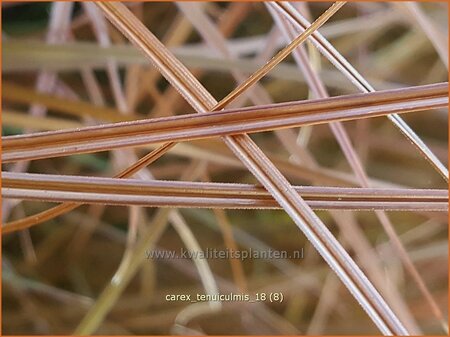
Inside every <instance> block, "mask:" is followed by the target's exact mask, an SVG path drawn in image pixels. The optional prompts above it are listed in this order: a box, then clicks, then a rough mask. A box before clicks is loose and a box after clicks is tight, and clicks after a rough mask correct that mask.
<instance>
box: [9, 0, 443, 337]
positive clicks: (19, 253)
mask: <svg viewBox="0 0 450 337" xmlns="http://www.w3.org/2000/svg"><path fill="white" fill-rule="evenodd" d="M330 5H331V3H330V2H298V3H295V4H294V6H295V7H296V8H297V9H298V10H299V12H300V13H302V14H303V15H304V16H305V17H306V18H308V19H309V20H310V21H312V20H314V19H315V18H317V17H318V16H319V15H320V14H321V13H323V12H324V11H325V10H326V9H327V8H328V7H329V6H330ZM127 6H128V8H129V9H130V10H131V11H132V12H133V13H134V15H136V16H137V17H138V18H139V20H141V21H142V22H143V23H144V24H145V26H146V27H147V28H148V29H150V30H151V31H152V32H153V33H154V34H155V35H156V36H157V37H158V39H160V40H161V41H162V42H163V43H164V44H165V45H166V46H167V47H169V48H170V50H171V51H173V53H174V54H175V56H176V57H177V58H178V59H179V60H180V61H181V62H182V63H183V64H185V65H186V66H187V67H188V68H189V69H190V70H191V71H192V72H193V74H194V75H195V76H196V77H197V78H198V79H199V80H200V81H201V83H202V84H203V85H204V86H205V87H206V89H207V90H208V91H210V93H211V94H212V95H213V96H214V97H215V98H216V99H217V100H220V99H221V98H223V97H225V96H226V95H227V94H228V93H229V92H230V91H231V90H233V88H235V87H236V85H237V83H239V82H240V80H239V79H238V80H236V73H240V74H241V75H242V76H244V78H245V77H248V76H249V75H250V74H251V73H252V72H253V71H255V70H257V69H258V68H259V67H260V66H262V65H263V64H264V63H265V62H266V61H267V60H268V59H269V58H270V57H272V56H273V55H274V54H275V53H276V52H277V51H278V50H279V49H280V48H282V47H283V46H285V45H286V40H285V38H284V36H283V33H282V31H281V30H280V28H279V27H278V26H277V24H276V22H274V19H273V17H272V15H271V13H270V11H269V10H268V8H267V6H266V5H265V4H263V3H258V2H256V3H244V2H242V3H241V2H234V3H229V2H211V3H209V2H206V3H200V2H195V3H190V2H187V3H184V4H182V5H180V4H176V3H171V2H164V3H162V2H161V3H159V2H151V3H144V2H128V3H127ZM447 14H448V8H447V3H443V2H427V3H410V2H350V3H347V4H346V5H345V6H344V7H343V8H342V9H341V10H339V11H338V12H337V13H336V14H335V15H334V16H333V17H332V18H331V19H330V20H329V21H328V22H327V23H326V24H325V25H324V26H323V27H322V28H320V29H319V31H320V32H321V33H322V34H323V35H324V37H325V38H327V40H329V41H330V42H331V43H332V45H333V46H334V47H335V48H336V49H337V50H338V51H339V52H340V53H341V54H342V55H343V56H345V57H346V58H347V60H348V61H349V62H350V63H351V64H352V65H353V66H354V67H355V68H356V69H357V70H358V71H359V72H360V73H361V74H362V75H363V76H364V78H365V79H366V80H367V81H368V82H369V83H370V84H372V85H373V87H374V88H375V89H376V90H383V89H393V88H402V87H409V86H417V85H423V84H429V83H438V82H445V81H447V80H448V71H447V68H446V67H447V66H448V56H447V50H448V42H447V41H448V16H447ZM209 25H211V26H209ZM201 27H203V28H201ZM301 48H303V50H304V51H305V52H306V55H307V57H308V60H309V63H310V64H311V67H312V68H313V69H314V70H315V71H316V72H317V74H318V75H319V77H320V79H321V80H322V81H323V83H324V85H325V87H326V88H327V90H328V93H329V95H330V96H340V95H345V94H351V93H357V92H358V89H357V88H356V87H355V86H354V85H353V84H352V83H351V82H350V81H349V80H348V79H347V78H345V77H344V75H342V74H341V73H340V72H339V70H337V69H336V68H335V67H334V66H333V65H332V64H331V63H330V62H329V61H328V60H327V59H326V58H324V57H323V56H322V55H321V54H320V53H319V52H318V51H317V50H316V49H315V48H314V46H313V45H312V44H310V43H309V42H308V43H305V44H304V45H303V46H302V47H301ZM2 60H3V62H2V81H3V84H5V83H6V84H7V85H14V86H13V87H10V88H9V89H8V87H6V89H4V90H3V95H2V109H3V112H2V135H3V136H8V135H15V134H24V133H31V132H37V131H48V130H58V129H67V128H75V127H80V126H86V125H95V124H102V123H109V122H111V120H107V119H106V120H100V119H98V118H95V117H93V116H92V115H90V112H91V111H94V110H95V109H94V107H98V106H108V107H111V108H114V109H116V110H117V111H119V112H120V113H121V114H123V115H124V116H127V115H129V116H128V117H130V116H131V117H132V118H133V119H143V118H153V117H164V116H170V115H181V114H188V113H193V109H192V108H191V107H190V106H189V105H188V104H187V103H186V102H185V101H184V100H183V98H182V97H181V96H180V95H179V94H178V93H177V92H176V90H174V89H173V88H171V87H170V85H169V84H168V82H167V81H166V80H165V79H164V78H163V77H162V76H161V75H159V73H158V72H157V71H156V70H155V69H154V68H153V67H152V66H151V64H150V63H149V61H148V60H147V59H146V58H145V56H144V55H143V54H142V53H141V52H140V51H139V50H138V49H136V48H135V47H134V46H133V45H131V44H130V43H129V41H128V40H127V39H126V38H125V37H124V36H123V35H122V34H121V33H120V32H119V31H118V30H116V29H115V28H114V26H113V25H111V24H110V23H109V21H106V19H105V18H104V17H103V15H102V12H101V11H100V10H99V9H98V7H96V6H95V5H93V4H92V3H83V4H82V3H72V2H64V3H58V2H39V3H30V2H14V3H8V2H2ZM259 84H260V87H259V90H260V92H261V91H263V92H264V95H262V96H263V99H260V101H259V102H258V99H256V100H255V99H252V97H251V96H245V97H244V99H241V100H240V102H238V103H236V104H234V106H238V104H240V105H241V106H253V105H259V104H265V103H267V102H269V103H270V102H288V101H296V100H307V99H312V98H314V93H313V92H312V91H311V90H310V88H309V86H308V83H307V81H306V80H305V76H304V74H303V73H302V71H301V69H299V67H298V66H297V64H296V62H295V60H294V58H293V57H292V56H289V57H288V58H287V59H286V60H285V61H283V62H282V64H280V65H279V66H277V67H276V68H274V69H273V70H272V71H271V72H270V73H269V74H268V75H267V76H266V77H265V78H263V79H262V80H261V81H260V82H259ZM11 88H13V89H11ZM255 91H256V90H255ZM256 96H258V95H256ZM259 96H261V95H259ZM78 101H82V102H86V103H89V104H90V106H91V107H92V109H91V110H89V109H87V110H85V111H82V112H80V113H79V114H78V115H77V114H75V113H67V111H66V110H67V109H65V108H64V106H65V107H66V108H67V107H69V108H70V107H72V106H74V107H76V105H74V104H76V102H78ZM61 102H62V103H61ZM58 104H59V106H60V108H58ZM61 106H62V107H61ZM69 110H70V109H69ZM72 110H76V108H74V109H72ZM403 118H404V120H405V121H406V122H407V123H408V124H409V125H410V126H411V127H412V128H413V129H414V130H415V131H416V132H417V134H418V135H419V136H420V137H421V138H422V139H423V140H424V142H425V143H426V144H427V145H428V146H429V147H430V148H431V149H432V150H433V152H434V153H435V154H436V155H437V156H438V157H439V159H440V160H441V161H442V162H443V163H445V164H446V165H447V162H448V155H447V153H448V127H447V125H448V112H447V110H446V109H439V110H433V111H420V112H415V113H408V114H405V115H403ZM344 126H345V129H346V131H347V132H348V134H349V136H350V139H351V141H352V144H353V146H354V148H355V150H356V152H357V154H358V156H359V159H360V161H361V162H362V164H363V167H364V170H365V171H366V173H367V175H368V176H369V177H370V181H371V183H372V184H373V185H374V186H396V187H405V188H406V187H407V188H433V189H447V184H446V182H445V181H444V180H443V179H442V178H441V177H440V176H439V174H438V173H436V172H435V171H434V170H433V168H432V166H431V165H430V164H429V163H428V162H427V161H426V160H424V159H423V157H422V156H421V155H420V153H419V152H418V151H417V150H416V149H415V148H414V146H412V145H411V144H410V143H409V142H408V141H407V140H406V138H404V137H403V136H402V135H401V133H400V132H399V131H398V130H397V129H396V128H395V127H394V126H393V125H392V123H390V122H389V120H388V119H387V118H385V117H379V118H371V119H363V120H359V121H352V122H345V123H344ZM288 131H289V132H287V131H286V132H284V131H283V132H279V133H277V132H263V133H257V134H254V135H252V139H254V140H255V142H256V143H257V144H258V145H259V146H260V148H261V149H262V150H263V151H264V152H265V153H266V154H267V156H268V157H269V158H270V159H272V161H273V162H274V163H275V165H276V166H277V167H278V168H279V169H280V171H281V172H282V173H284V174H285V176H286V177H287V178H288V179H289V181H290V182H291V183H292V184H293V185H321V186H355V185H356V186H357V185H358V184H357V181H356V178H355V175H354V173H353V172H352V170H351V167H350V165H349V164H348V162H347V160H346V158H345V156H344V154H343V152H342V150H341V148H340V146H339V144H338V142H337V140H336V138H335V136H334V134H333V133H332V132H331V130H330V127H329V126H328V125H326V124H324V125H319V126H307V127H303V128H294V129H290V130H288ZM152 148H154V146H153V147H152V146H144V147H139V148H133V149H127V150H115V151H109V152H100V153H93V154H83V155H72V156H66V157H60V158H50V159H42V160H36V161H32V162H19V163H13V164H7V165H3V170H4V171H5V170H6V171H11V172H32V173H46V174H55V175H81V176H98V177H112V176H114V175H115V174H116V173H118V172H119V171H121V170H122V169H124V168H126V167H127V166H129V165H130V164H132V163H133V162H134V161H136V160H137V158H140V157H141V156H142V155H144V154H145V153H147V152H148V150H149V149H152ZM299 153H300V155H299ZM305 153H306V157H307V158H312V160H313V161H314V162H315V163H316V164H315V166H314V167H313V168H312V166H309V165H308V163H307V162H305V160H304V159H302V156H301V154H303V155H305ZM319 176H320V177H322V178H321V179H322V182H321V181H320V179H319V178H318V177H319ZM323 177H325V178H326V179H325V178H323ZM135 178H138V179H153V178H155V179H161V180H188V181H212V182H230V183H231V182H233V183H250V184H257V181H256V179H255V178H254V177H253V176H252V175H251V173H249V172H248V171H247V170H246V168H245V167H244V166H243V165H242V164H241V163H240V162H239V161H238V160H237V159H236V158H235V156H234V155H233V154H232V153H231V152H230V150H228V148H227V147H226V146H225V145H224V143H223V142H222V141H221V140H220V139H219V138H214V139H208V140H206V141H192V142H185V143H180V144H178V145H177V146H175V147H174V148H173V149H171V150H170V151H169V153H167V154H166V155H165V156H163V157H162V158H160V159H159V160H157V161H156V162H155V163H153V164H151V165H150V166H149V167H148V168H147V169H145V170H143V171H142V172H140V173H138V174H136V175H135ZM323 179H325V182H323ZM54 205H55V204H51V203H46V202H38V201H21V200H12V199H3V200H2V221H3V223H7V222H9V221H13V220H17V219H20V218H23V217H25V216H29V215H33V214H36V213H39V212H41V211H44V210H46V209H49V208H50V207H52V206H54ZM158 212H160V210H158V209H155V208H144V207H136V206H133V207H122V206H104V205H83V206H81V207H79V208H77V209H75V210H73V211H71V212H69V213H67V214H63V215H61V216H59V217H56V218H54V219H52V220H49V221H46V222H44V223H42V224H38V225H36V226H33V227H31V228H30V229H26V230H21V231H17V232H13V233H10V234H7V235H3V236H2V317H3V320H2V332H3V334H5V335H39V334H44V335H65V334H72V333H73V332H74V331H77V332H83V333H86V334H88V333H89V334H99V335H155V334H159V335H161V334H191V335H192V334H228V335H231V334H244V335H259V334H272V335H286V334H288V335H297V334H312V335H318V334H330V335H339V334H341V335H342V334H365V335H369V334H378V333H379V332H378V330H377V329H376V327H375V326H374V325H373V323H372V322H371V321H370V319H369V318H368V316H367V315H366V314H365V313H364V311H363V310H362V309H361V307H360V306H359V305H358V303H357V302H356V301H355V300H354V298H353V297H352V296H351V295H350V294H349V292H348V291H347V289H346V288H345V287H344V286H343V285H342V283H341V282H340V281H339V280H338V279H337V278H336V277H335V276H334V273H333V272H332V271H331V269H330V268H329V267H328V265H327V264H326V263H325V262H324V261H323V260H322V258H321V257H320V255H318V253H317V252H316V251H315V249H314V248H313V247H312V246H311V245H310V244H309V242H308V241H307V239H306V238H305V236H304V235H303V234H302V233H301V231H300V230H299V229H298V228H297V226H296V225H295V224H294V223H293V222H292V221H291V220H290V218H289V217H288V216H287V215H286V213H285V212H284V211H282V210H256V209H253V210H252V209H248V210H219V209H216V210H210V209H199V208H183V209H173V210H171V212H170V213H169V214H165V218H164V219H163V220H165V221H166V222H167V223H168V226H167V227H165V228H164V231H163V232H162V234H161V235H160V237H159V238H158V239H157V241H156V243H155V245H154V246H153V247H149V250H152V249H155V250H157V251H176V252H179V251H180V249H182V248H183V247H185V248H186V249H193V247H194V248H195V247H196V248H197V249H200V250H205V249H207V248H216V249H219V250H225V249H227V248H228V249H238V250H242V251H249V250H250V249H253V250H256V251H268V250H277V251H282V252H287V253H288V254H292V253H293V252H295V251H298V250H302V252H303V256H302V258H297V259H295V258H287V259H245V260H238V259H208V260H204V261H203V264H202V263H200V264H199V263H198V261H197V263H196V261H193V260H192V259H151V258H145V257H142V256H140V257H139V260H140V262H139V267H138V268H137V272H136V273H132V274H127V271H126V270H127V268H128V266H129V265H130V263H134V262H136V261H137V260H136V261H134V260H133V259H134V258H135V256H134V255H133V254H132V252H133V249H134V247H135V244H136V242H137V241H138V240H139V238H141V237H142V236H143V235H144V234H145V233H146V232H147V231H148V229H149V228H151V226H155V221H157V220H155V216H156V219H158V218H157V217H158V214H160V213H158ZM316 213H317V215H318V216H319V217H320V218H321V219H322V220H323V221H324V223H325V224H326V225H327V227H328V228H329V229H330V230H331V231H332V232H333V233H334V234H335V235H336V237H337V238H338V239H339V241H340V242H341V243H342V244H343V245H344V247H345V248H346V249H347V251H348V252H349V253H350V254H351V256H352V257H353V258H354V259H355V261H356V262H357V263H358V265H360V266H361V268H362V269H363V270H364V271H365V272H366V274H367V276H368V277H369V279H370V280H371V281H372V282H373V283H374V284H375V286H376V287H377V288H378V289H379V290H380V292H381V293H382V294H383V295H384V296H385V298H386V300H387V302H388V303H389V304H391V305H392V306H393V308H394V307H395V311H396V313H397V314H398V315H399V317H400V318H401V319H402V321H404V322H405V324H406V325H407V326H408V328H410V329H411V331H415V332H417V333H418V334H421V333H423V334H433V335H435V334H442V335H445V334H447V332H446V327H445V325H446V320H447V319H446V317H447V306H448V267H447V266H448V260H447V255H448V249H447V247H448V241H447V239H448V232H447V224H448V221H447V212H428V213H426V212H406V211H389V212H386V214H387V216H388V221H390V222H391V224H392V226H393V228H394V229H395V232H396V234H394V235H395V236H396V237H397V238H398V239H399V240H400V241H401V243H402V244H403V246H404V248H405V250H406V251H407V253H408V256H409V259H410V261H412V262H413V264H414V266H415V268H417V271H418V273H419V274H420V275H421V277H422V278H423V281H424V285H425V287H426V289H427V291H428V292H429V294H430V295H431V298H432V301H431V302H434V304H435V305H436V306H437V308H438V311H440V312H441V314H442V315H443V316H442V317H439V314H437V312H436V307H435V308H434V310H432V309H431V306H430V298H429V299H428V300H427V299H426V298H425V297H424V292H423V289H422V291H421V290H420V288H419V286H418V285H417V283H416V282H415V281H414V280H413V279H412V277H411V275H410V271H409V270H408V268H406V267H405V265H404V263H403V262H402V259H401V258H400V256H399V254H398V251H397V250H396V248H395V246H394V245H392V243H391V241H390V239H389V237H388V235H387V233H386V231H385V230H384V229H383V226H382V225H381V223H380V221H379V219H378V218H377V216H376V215H375V213H374V212H369V211H327V210H318V211H317V212H316ZM141 255H142V254H141ZM291 256H292V255H291ZM133 261H134V262H133ZM205 262H206V263H205ZM119 266H120V268H122V269H120V268H119ZM118 269H119V270H118ZM124 270H125V272H124V275H128V276H129V280H126V279H125V280H124V279H113V277H114V275H116V276H117V275H122V274H121V273H122V272H123V271H124ZM115 282H116V283H115ZM117 284H119V286H117ZM115 286H117V287H118V288H120V290H119V291H117V289H115V290H114V289H112V288H114V287H115ZM208 287H209V288H208ZM211 287H212V288H214V287H217V288H218V291H219V292H220V293H221V294H229V293H236V294H242V293H248V294H250V295H251V296H255V294H256V293H265V294H271V293H281V294H282V295H283V301H281V303H279V302H278V303H275V302H273V303H271V302H270V301H262V302H257V303H245V302H232V301H230V302H224V303H223V306H222V308H221V309H219V310H216V309H214V308H211V307H209V306H208V305H206V306H201V305H200V306H199V305H197V306H196V305H193V304H191V303H187V302H183V301H167V300H166V295H167V294H191V296H193V297H195V296H196V294H205V293H208V289H211ZM205 289H206V290H205ZM102 303H103V304H104V305H105V306H106V307H108V308H109V309H108V310H106V311H104V312H103V313H104V315H101V314H100V311H101V310H100V309H98V308H99V306H101V305H103V304H102ZM93 308H94V309H93ZM96 308H97V309H98V310H97V309H96ZM89 309H90V310H89ZM442 318H444V319H442Z"/></svg>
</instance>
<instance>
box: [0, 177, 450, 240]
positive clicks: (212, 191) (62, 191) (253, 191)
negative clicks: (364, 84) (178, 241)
mask: <svg viewBox="0 0 450 337" xmlns="http://www.w3.org/2000/svg"><path fill="white" fill-rule="evenodd" d="M2 183H3V185H2V188H3V190H2V196H3V197H4V198H21V199H26V200H41V201H50V202H57V201H63V202H64V201H72V202H77V203H101V204H107V205H140V206H145V207H207V208H242V209H246V208H280V206H279V205H278V204H277V203H276V201H275V200H274V199H273V198H272V197H271V195H270V194H269V193H267V191H266V190H264V189H263V188H262V187H257V186H254V185H245V184H223V183H222V184H221V183H195V182H183V181H142V180H136V179H120V180H118V179H117V178H96V177H81V176H58V175H45V174H23V173H9V172H3V173H2ZM294 189H295V191H296V192H297V193H298V194H299V195H301V196H302V198H303V199H304V200H305V201H307V203H308V205H310V206H311V207H312V208H314V209H347V210H373V209H388V210H406V211H447V210H448V206H447V203H448V193H447V191H446V190H424V189H384V188H383V189H380V188H340V187H315V186H311V187H308V186H294ZM8 227H9V225H8V224H5V225H4V226H3V228H2V233H4V234H5V233H8V232H9V230H8Z"/></svg>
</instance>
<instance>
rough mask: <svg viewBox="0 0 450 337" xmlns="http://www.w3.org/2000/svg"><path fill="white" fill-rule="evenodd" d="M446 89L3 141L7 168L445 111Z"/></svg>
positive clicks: (439, 87) (284, 105)
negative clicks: (59, 158) (394, 114)
mask: <svg viewBox="0 0 450 337" xmlns="http://www.w3.org/2000/svg"><path fill="white" fill-rule="evenodd" d="M447 104H448V96H447V84H446V83H442V84H434V85H427V86H419V87H412V88H407V89H401V90H398V89H396V90H388V91H384V92H382V91H381V92H376V93H371V94H357V95H348V96H339V97H335V98H325V99H319V100H310V101H300V102H289V103H282V104H273V105H267V106H258V107H255V108H254V107H252V108H243V109H232V110H224V111H220V112H210V113H204V114H201V115H182V116H176V117H166V118H159V119H150V120H140V121H135V122H128V123H119V124H112V125H103V126H94V127H83V128H77V129H74V130H61V131H53V132H43V133H35V134H27V135H19V136H7V137H3V138H2V143H3V154H2V160H3V162H5V163H7V162H11V161H17V160H31V159H41V158H49V157H56V156H65V155H70V154H75V153H86V152H95V151H102V150H103V151H104V150H110V149H115V148H121V147H129V146H136V145H144V144H147V145H148V144H155V143H160V142H164V141H171V142H172V141H173V142H175V141H188V140H195V139H203V138H208V137H215V136H225V135H232V134H237V133H243V132H248V133H251V132H258V131H268V130H276V129H280V128H287V127H296V126H304V125H313V124H321V123H329V122H331V121H339V120H355V119H360V118H367V117H376V116H383V115H386V114H389V113H392V112H397V113H406V112H413V111H420V110H423V109H433V108H440V107H445V106H446V105H447Z"/></svg>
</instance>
